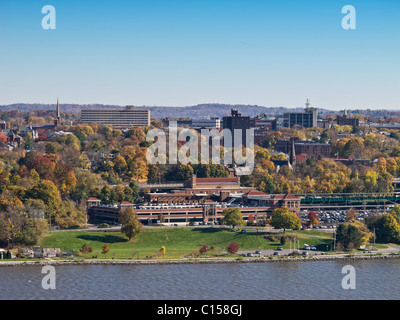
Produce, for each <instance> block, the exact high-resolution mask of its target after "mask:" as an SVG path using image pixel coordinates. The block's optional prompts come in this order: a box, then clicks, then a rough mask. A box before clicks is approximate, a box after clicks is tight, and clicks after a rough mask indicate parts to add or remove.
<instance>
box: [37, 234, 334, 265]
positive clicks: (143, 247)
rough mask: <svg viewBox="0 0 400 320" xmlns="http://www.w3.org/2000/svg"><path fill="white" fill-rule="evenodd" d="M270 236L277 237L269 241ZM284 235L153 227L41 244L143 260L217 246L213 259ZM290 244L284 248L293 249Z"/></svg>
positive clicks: (320, 238)
mask: <svg viewBox="0 0 400 320" xmlns="http://www.w3.org/2000/svg"><path fill="white" fill-rule="evenodd" d="M268 236H273V238H272V239H271V237H270V239H268ZM285 236H289V237H296V239H299V241H300V247H302V245H303V244H304V243H307V244H309V245H315V246H317V247H318V246H319V247H321V248H320V249H322V250H326V244H327V243H329V244H330V243H331V238H330V237H331V236H332V235H330V234H326V233H324V232H317V231H287V232H286V234H285ZM280 237H281V235H276V234H274V235H270V234H265V232H261V231H260V232H259V233H257V232H256V231H255V230H254V231H247V232H246V233H239V232H233V231H230V230H229V229H220V228H159V229H158V228H151V229H144V230H143V231H142V232H141V233H140V234H139V235H138V236H137V237H136V238H135V239H132V240H131V241H128V239H127V238H126V237H125V236H124V235H123V234H121V233H120V232H101V231H97V232H88V231H63V232H52V233H50V234H49V235H47V236H46V237H45V238H44V239H43V240H42V242H41V245H42V246H43V247H58V248H61V250H63V251H69V250H76V251H79V250H80V249H81V248H82V245H83V244H85V243H86V244H87V245H88V246H90V247H92V248H93V252H92V253H91V254H88V255H87V257H88V258H89V257H91V256H93V255H97V257H98V258H104V255H102V254H101V251H102V249H101V248H102V246H103V245H104V244H108V246H109V248H110V252H109V253H108V254H107V258H111V257H114V258H116V259H117V258H125V259H126V258H132V257H134V258H137V253H138V250H139V257H140V259H143V258H145V257H146V256H157V254H158V252H159V249H160V248H161V246H165V248H166V255H165V257H164V258H181V257H184V256H186V255H190V254H191V253H192V252H194V251H197V250H199V249H200V248H201V246H202V245H203V244H206V245H208V247H210V246H212V245H213V246H214V247H215V251H214V252H208V253H207V254H205V255H208V256H212V255H213V254H214V255H218V254H221V253H226V247H227V246H228V244H229V243H230V242H233V241H235V242H237V243H238V244H239V246H240V249H239V250H258V249H260V250H262V249H274V250H275V249H276V248H277V247H278V246H281V245H280V241H279V240H280ZM289 246H290V244H289V241H287V242H286V244H285V245H284V246H283V247H284V248H289Z"/></svg>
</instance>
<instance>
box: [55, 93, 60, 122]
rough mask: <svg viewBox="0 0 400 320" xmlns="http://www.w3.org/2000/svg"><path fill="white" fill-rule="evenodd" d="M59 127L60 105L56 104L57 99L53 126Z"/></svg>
mask: <svg viewBox="0 0 400 320" xmlns="http://www.w3.org/2000/svg"><path fill="white" fill-rule="evenodd" d="M60 125H61V116H60V105H59V103H58V98H57V107H56V120H54V126H55V127H59V126H60Z"/></svg>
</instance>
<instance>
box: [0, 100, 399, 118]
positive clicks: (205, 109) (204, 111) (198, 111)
mask: <svg viewBox="0 0 400 320" xmlns="http://www.w3.org/2000/svg"><path fill="white" fill-rule="evenodd" d="M124 107H125V106H120V105H104V104H60V109H61V112H66V113H75V114H80V112H81V109H82V108H95V109H96V108H97V109H107V108H111V109H113V108H124ZM135 108H138V109H142V108H144V109H149V110H150V114H151V117H152V118H158V119H163V118H167V117H169V118H207V117H218V118H222V117H223V116H226V115H230V113H231V109H237V110H238V111H239V112H240V113H241V114H243V115H248V116H250V117H254V116H256V115H258V114H262V113H266V114H268V115H277V114H282V113H284V112H302V111H304V108H303V107H300V108H285V107H263V106H258V105H243V104H236V105H232V104H218V103H204V104H198V105H195V106H187V107H174V106H152V107H149V106H135ZM55 109H56V104H40V103H36V104H26V103H16V104H10V105H3V106H1V105H0V111H11V110H19V111H22V112H30V111H35V110H49V111H53V110H55ZM317 110H318V115H320V116H322V117H324V116H325V115H327V114H338V113H341V112H340V111H333V110H328V109H324V108H317ZM350 114H363V115H364V116H368V117H374V118H389V117H391V116H400V111H399V110H385V109H383V108H382V109H374V110H371V109H356V110H355V109H352V110H351V111H350Z"/></svg>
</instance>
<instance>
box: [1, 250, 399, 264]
mask: <svg viewBox="0 0 400 320" xmlns="http://www.w3.org/2000/svg"><path fill="white" fill-rule="evenodd" d="M378 259H400V254H396V253H373V254H368V255H364V254H351V253H350V254H347V253H346V254H330V255H307V256H297V257H296V256H293V257H290V256H280V257H271V256H269V257H251V258H247V257H246V258H244V257H234V258H222V259H221V258H184V259H149V260H144V259H143V260H134V259H132V260H130V259H112V258H111V259H71V260H29V261H27V260H25V261H22V260H20V261H18V260H17V261H1V262H0V267H23V266H45V265H52V266H61V265H166V264H217V263H218V264H220V263H225V264H227V263H263V262H305V261H332V260H353V261H354V260H378Z"/></svg>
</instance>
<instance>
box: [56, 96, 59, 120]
mask: <svg viewBox="0 0 400 320" xmlns="http://www.w3.org/2000/svg"><path fill="white" fill-rule="evenodd" d="M56 111H57V119H59V118H60V105H59V104H58V98H57V109H56Z"/></svg>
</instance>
